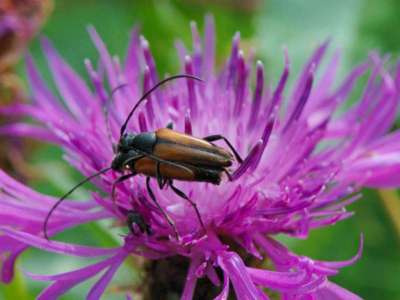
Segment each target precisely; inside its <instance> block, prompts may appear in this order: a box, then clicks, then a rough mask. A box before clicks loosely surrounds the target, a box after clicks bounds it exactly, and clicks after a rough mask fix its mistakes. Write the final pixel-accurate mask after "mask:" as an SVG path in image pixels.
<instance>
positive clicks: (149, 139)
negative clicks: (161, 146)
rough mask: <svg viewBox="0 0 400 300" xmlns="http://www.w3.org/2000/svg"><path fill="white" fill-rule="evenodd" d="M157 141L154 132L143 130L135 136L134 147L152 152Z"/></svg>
mask: <svg viewBox="0 0 400 300" xmlns="http://www.w3.org/2000/svg"><path fill="white" fill-rule="evenodd" d="M156 142H157V136H156V134H155V133H154V132H143V133H140V134H138V135H136V136H135V138H134V139H133V140H132V144H131V146H132V148H133V149H135V150H140V151H143V152H146V153H152V152H153V149H154V146H155V145H156Z"/></svg>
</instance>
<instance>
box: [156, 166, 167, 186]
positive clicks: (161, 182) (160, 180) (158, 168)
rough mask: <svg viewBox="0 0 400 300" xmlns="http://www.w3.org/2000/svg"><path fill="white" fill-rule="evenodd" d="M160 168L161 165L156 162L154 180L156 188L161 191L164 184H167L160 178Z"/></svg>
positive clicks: (165, 180)
mask: <svg viewBox="0 0 400 300" xmlns="http://www.w3.org/2000/svg"><path fill="white" fill-rule="evenodd" d="M160 166H161V163H160V162H157V167H156V178H157V182H158V186H159V188H160V190H162V189H163V188H164V186H165V184H166V183H167V179H164V178H162V176H161V171H160Z"/></svg>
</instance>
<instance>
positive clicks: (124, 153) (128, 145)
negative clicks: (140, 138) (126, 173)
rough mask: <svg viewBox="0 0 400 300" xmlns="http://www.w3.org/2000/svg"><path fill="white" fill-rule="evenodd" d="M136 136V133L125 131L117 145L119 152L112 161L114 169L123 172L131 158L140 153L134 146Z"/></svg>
mask: <svg viewBox="0 0 400 300" xmlns="http://www.w3.org/2000/svg"><path fill="white" fill-rule="evenodd" d="M134 138H135V135H134V134H131V133H124V134H123V135H122V136H121V138H120V140H119V142H118V145H117V154H116V155H115V157H114V159H113V161H112V163H111V168H112V169H113V170H114V171H118V172H122V171H123V170H124V169H125V168H126V164H127V162H128V161H129V159H130V158H133V157H135V156H137V155H138V153H137V152H136V151H135V150H134V148H133V147H132V142H133V139H134Z"/></svg>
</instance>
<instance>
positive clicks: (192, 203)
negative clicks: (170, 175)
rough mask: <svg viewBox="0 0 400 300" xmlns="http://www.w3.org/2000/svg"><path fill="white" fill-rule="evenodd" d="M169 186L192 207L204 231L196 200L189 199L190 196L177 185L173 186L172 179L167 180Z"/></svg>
mask: <svg viewBox="0 0 400 300" xmlns="http://www.w3.org/2000/svg"><path fill="white" fill-rule="evenodd" d="M169 186H170V187H171V189H172V190H173V191H174V192H175V194H177V195H178V196H179V197H181V198H183V199H185V200H186V201H187V202H189V204H190V205H191V206H192V207H193V209H194V210H195V212H196V215H197V218H198V219H199V223H200V225H201V227H203V229H204V231H206V227H205V226H204V223H203V219H202V218H201V215H200V212H199V209H198V208H197V204H196V202H194V201H192V200H190V198H189V197H188V196H186V194H185V193H184V192H182V191H181V190H179V189H178V188H177V187H175V186H174V185H173V184H172V180H170V181H169Z"/></svg>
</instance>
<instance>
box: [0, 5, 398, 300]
mask: <svg viewBox="0 0 400 300" xmlns="http://www.w3.org/2000/svg"><path fill="white" fill-rule="evenodd" d="M244 2H245V4H244ZM206 13H212V14H213V15H214V17H215V20H216V25H217V26H216V27H217V55H218V61H219V62H222V61H223V58H224V57H226V55H227V54H228V53H229V48H230V43H231V38H232V36H233V34H234V33H235V32H236V31H240V32H241V34H242V40H243V42H242V45H243V47H244V48H245V50H246V51H250V49H253V48H254V49H255V50H256V54H257V57H258V58H260V59H262V60H263V62H264V63H265V65H266V70H267V80H271V81H272V82H276V81H277V74H278V72H279V71H280V70H281V68H282V64H283V63H282V60H283V59H282V51H281V49H282V46H283V45H286V46H288V49H289V54H290V57H291V59H292V63H293V69H294V72H293V73H292V74H295V72H296V70H299V69H300V67H301V65H302V62H305V59H306V58H307V57H308V55H310V54H311V52H312V51H313V49H314V48H315V46H317V45H318V43H320V42H322V41H324V40H326V39H327V38H331V39H332V43H331V44H332V47H331V48H332V49H331V51H333V49H336V48H340V49H341V50H342V52H343V64H342V67H341V74H344V73H345V72H346V71H348V70H349V69H350V68H351V66H353V65H355V64H357V63H359V62H360V61H361V60H363V59H364V58H366V56H367V55H368V52H369V51H370V50H371V49H375V50H378V51H379V52H381V53H386V52H388V53H391V54H392V56H393V57H398V54H399V50H400V30H399V28H400V18H399V16H400V2H399V1H397V0H386V1H372V0H338V1H319V0H309V1H296V0H271V1H265V2H264V1H261V0H260V1H257V0H254V1H240V0H237V1H234V0H232V1H230V0H219V1H201V0H191V1H172V0H171V1H156V0H154V1H129V0H115V1H109V0H79V1H77V0H56V1H55V7H54V11H53V13H52V15H51V16H50V18H49V20H48V22H47V23H46V25H45V26H44V28H43V34H44V35H46V36H48V37H49V38H50V39H51V40H52V41H53V43H54V44H55V46H56V48H58V49H59V51H60V52H61V53H62V55H63V56H64V57H65V58H66V59H67V61H68V62H69V63H70V64H71V65H72V66H73V67H74V68H75V69H76V70H77V71H78V72H80V73H81V74H84V76H86V74H85V69H84V65H83V59H84V58H86V57H89V58H95V57H97V56H96V52H95V49H94V47H93V45H92V44H91V42H90V40H89V38H88V34H87V32H86V26H87V25H88V24H93V25H94V26H95V27H96V29H97V30H98V32H99V33H100V35H101V36H102V37H103V39H104V40H105V42H106V43H107V46H108V48H109V50H110V51H111V53H113V54H116V55H119V56H120V57H123V55H124V53H125V50H126V47H127V41H128V36H129V31H130V29H131V28H132V26H133V25H134V24H138V25H140V27H141V31H142V33H143V34H144V36H145V37H146V38H147V39H148V40H149V41H150V46H151V49H152V51H153V53H154V56H155V58H156V62H157V65H158V69H159V71H160V72H161V73H163V72H169V73H175V72H177V70H178V61H177V59H176V57H177V56H176V50H175V47H174V42H175V40H176V38H180V39H182V40H183V41H184V42H185V44H186V45H187V46H190V41H191V37H190V28H189V22H190V21H191V20H195V21H196V22H197V23H198V25H199V27H200V29H202V28H203V20H204V15H205V14H206ZM30 51H31V53H32V55H33V56H34V58H35V59H36V60H37V62H38V64H39V66H40V68H41V69H42V70H43V72H45V74H46V77H47V78H48V79H49V80H50V76H49V74H48V72H47V69H46V66H45V61H44V58H43V56H42V53H41V51H40V47H39V45H38V41H37V40H35V41H34V42H33V43H32V45H31V48H30ZM19 73H20V74H21V76H24V75H23V74H24V70H23V66H22V64H21V66H19ZM61 157H62V153H61V152H60V151H59V150H58V149H55V148H53V147H50V146H40V147H36V148H35V150H33V151H32V154H31V156H30V157H29V158H28V160H29V161H30V162H31V163H32V165H33V166H34V167H35V169H37V170H40V173H41V176H40V178H36V179H32V180H31V183H30V184H32V185H33V186H35V187H36V188H37V189H39V190H40V191H42V192H46V193H50V194H53V195H61V194H62V193H63V192H65V191H66V190H67V189H68V188H69V187H71V186H73V184H74V182H77V180H78V179H79V178H80V176H79V175H78V174H76V172H74V171H73V170H71V169H70V168H69V167H68V166H67V164H66V163H64V162H63V161H62V160H61ZM80 194H81V196H82V197H83V196H84V194H85V192H84V191H80ZM363 194H364V197H363V198H362V200H360V201H358V202H357V203H355V204H353V205H351V207H349V209H350V210H352V211H354V212H355V216H354V217H353V218H351V219H349V220H346V221H343V222H341V223H339V224H337V225H336V226H334V227H329V228H325V229H319V230H315V231H314V232H312V233H311V235H310V238H309V239H308V240H306V241H298V240H291V239H287V238H284V241H285V243H286V244H287V245H289V246H290V248H291V249H292V250H293V251H295V252H297V253H300V254H304V255H309V256H311V257H312V258H316V259H324V260H343V259H347V258H349V257H351V256H352V255H354V254H355V252H356V249H357V247H358V243H359V236H360V233H361V232H362V233H364V236H365V246H364V254H363V257H362V259H361V260H360V261H358V262H357V263H356V264H355V265H353V266H351V267H348V268H345V269H343V270H342V271H341V272H340V274H339V275H338V276H336V277H333V278H332V280H333V281H335V282H337V283H338V284H340V285H342V286H343V287H345V288H347V289H349V290H351V291H353V292H355V293H357V294H359V295H360V296H362V297H363V298H365V299H389V300H393V299H400V275H399V274H400V251H399V250H400V243H399V241H400V240H399V236H400V231H399V230H400V227H397V229H396V226H395V224H396V222H397V224H398V222H399V221H400V215H399V211H398V210H397V209H396V205H397V207H398V206H399V205H400V204H399V201H397V199H386V201H383V200H382V199H381V197H380V195H379V194H378V192H377V191H364V193H363ZM105 226H107V224H91V225H89V226H83V227H82V228H80V230H79V231H72V232H69V233H65V234H63V235H62V236H60V237H61V238H62V239H64V240H70V241H74V242H82V243H86V244H88V243H89V244H93V245H98V246H110V245H113V244H115V243H116V240H115V238H114V237H113V236H112V235H110V233H109V231H108V230H106V229H105ZM85 262H86V260H85V261H83V262H82V261H81V260H79V259H76V258H66V257H64V256H57V255H49V254H47V253H43V252H40V251H37V250H30V251H29V252H27V253H26V254H24V255H23V257H22V260H20V262H19V266H21V267H23V269H25V270H29V271H38V272H40V273H47V272H62V271H66V270H71V269H73V268H76V267H79V266H82V264H83V263H85ZM130 270H131V269H130V268H129V267H127V266H125V267H124V268H123V269H122V270H121V271H120V272H119V273H118V274H117V278H116V280H115V281H114V283H115V282H124V280H125V281H126V280H128V281H129V280H130V278H132V279H133V278H134V275H132V272H131V271H130ZM90 283H91V282H88V283H84V284H82V285H80V286H78V287H77V288H75V289H73V290H72V291H70V292H69V293H68V294H67V295H66V296H64V297H63V298H62V299H83V298H84V295H85V291H87V290H88V287H89V285H90ZM45 285H46V283H40V282H33V281H31V280H29V279H27V278H26V277H24V275H22V273H20V274H18V276H17V280H15V281H14V282H13V284H11V285H9V286H4V285H2V286H0V299H21V300H23V299H34V297H35V296H36V295H37V294H38V293H39V291H40V290H41V289H42V288H43V287H44V286H45ZM104 298H105V299H124V294H123V293H108V294H107V295H106V296H104Z"/></svg>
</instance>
